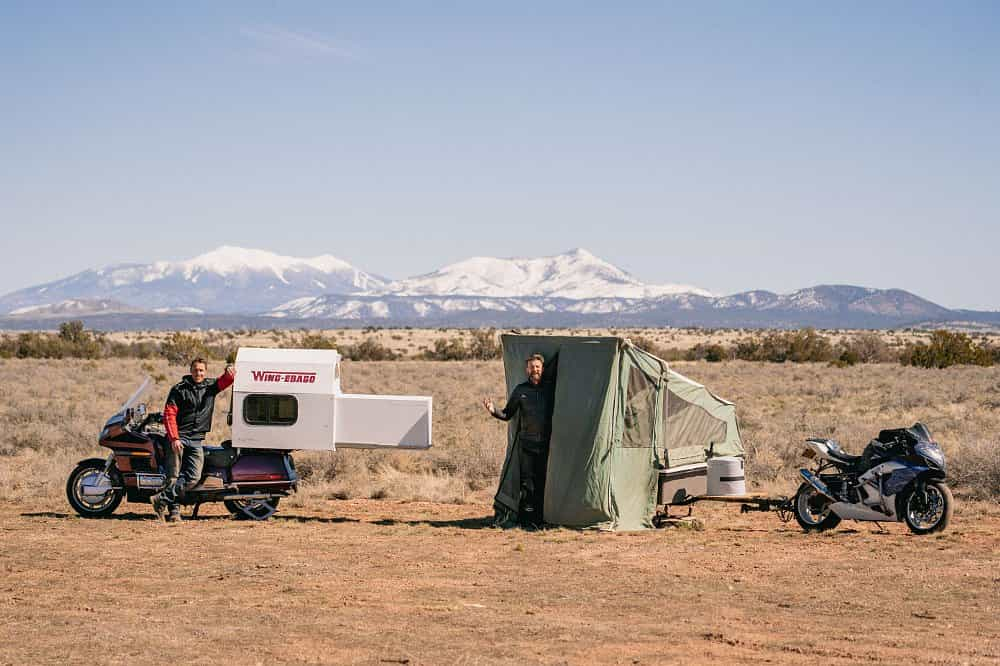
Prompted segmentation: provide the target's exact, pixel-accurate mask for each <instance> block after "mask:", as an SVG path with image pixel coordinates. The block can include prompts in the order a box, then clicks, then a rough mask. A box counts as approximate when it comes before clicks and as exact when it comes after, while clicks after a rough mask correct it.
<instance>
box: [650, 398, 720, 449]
mask: <svg viewBox="0 0 1000 666" xmlns="http://www.w3.org/2000/svg"><path fill="white" fill-rule="evenodd" d="M665 406H666V410H665V411H666V413H665V414H664V416H665V417H666V419H665V420H666V428H665V435H664V436H665V437H666V439H667V446H666V448H667V449H668V450H670V449H680V448H685V447H689V446H700V447H702V448H706V449H707V448H708V446H709V444H711V443H712V442H724V441H726V434H727V431H728V429H727V427H726V422H725V421H722V420H720V419H717V418H715V417H714V416H712V415H711V414H709V413H708V412H707V411H706V410H705V408H704V407H701V406H699V405H696V404H694V403H692V402H688V401H687V400H685V399H684V398H682V397H680V396H679V395H677V394H676V393H674V392H673V391H671V390H669V389H668V390H667V401H666V405H665Z"/></svg>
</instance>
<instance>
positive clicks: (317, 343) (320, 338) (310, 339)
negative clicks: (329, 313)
mask: <svg viewBox="0 0 1000 666" xmlns="http://www.w3.org/2000/svg"><path fill="white" fill-rule="evenodd" d="M295 346H296V347H298V348H299V349H336V348H337V341H336V340H334V339H333V338H328V337H326V336H325V335H323V334H322V333H303V335H302V337H301V338H299V339H298V341H296V343H295Z"/></svg>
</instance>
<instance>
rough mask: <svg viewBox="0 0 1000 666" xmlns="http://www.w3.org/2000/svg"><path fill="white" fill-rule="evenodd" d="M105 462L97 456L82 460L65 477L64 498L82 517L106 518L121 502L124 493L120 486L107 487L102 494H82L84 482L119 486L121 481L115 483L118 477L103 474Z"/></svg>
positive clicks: (93, 484)
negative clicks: (116, 487)
mask: <svg viewBox="0 0 1000 666" xmlns="http://www.w3.org/2000/svg"><path fill="white" fill-rule="evenodd" d="M106 464H107V463H106V461H104V460H100V459H98V458H91V459H90V460H84V461H83V462H81V463H80V464H79V465H77V466H76V469H74V470H73V473H72V474H70V475H69V478H68V479H66V499H68V500H69V505H70V506H71V507H73V510H74V511H76V512H77V513H78V514H80V516H82V517H84V518H106V517H108V516H110V515H111V514H112V513H114V512H115V509H117V508H118V505H119V504H121V503H122V498H123V497H124V495H125V493H124V491H123V490H121V489H120V488H118V489H114V488H109V489H108V490H107V492H105V493H104V494H103V495H84V494H83V486H84V484H86V485H92V486H95V485H100V484H101V483H102V482H103V483H107V484H108V485H110V486H115V485H118V486H121V483H116V481H118V479H116V478H115V476H114V475H111V476H108V475H105V473H104V467H105V465H106Z"/></svg>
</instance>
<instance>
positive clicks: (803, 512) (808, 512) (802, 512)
mask: <svg viewBox="0 0 1000 666" xmlns="http://www.w3.org/2000/svg"><path fill="white" fill-rule="evenodd" d="M830 504H831V502H830V499H829V498H828V497H824V496H823V495H822V494H821V493H820V492H819V491H818V490H816V489H815V488H813V487H812V484H809V483H803V484H802V485H801V486H799V489H798V491H796V493H795V522H797V523H798V524H799V527H801V528H802V529H804V530H805V531H806V532H822V531H824V530H830V529H833V528H834V527H836V526H837V525H839V524H840V516H838V515H837V514H835V513H834V512H833V511H831V510H830Z"/></svg>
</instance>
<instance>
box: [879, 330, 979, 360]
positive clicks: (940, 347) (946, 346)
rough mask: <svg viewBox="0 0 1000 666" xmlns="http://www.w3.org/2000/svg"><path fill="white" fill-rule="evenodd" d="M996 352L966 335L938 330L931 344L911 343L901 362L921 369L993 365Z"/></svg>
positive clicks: (933, 334)
mask: <svg viewBox="0 0 1000 666" xmlns="http://www.w3.org/2000/svg"><path fill="white" fill-rule="evenodd" d="M994 356H995V354H994V351H992V350H990V349H988V348H987V347H982V346H979V345H977V344H976V343H975V342H973V340H972V338H970V337H969V336H968V335H966V334H965V333H953V332H951V331H945V330H938V331H934V332H933V333H931V339H930V342H929V343H924V342H911V343H910V344H908V345H906V347H905V348H904V349H903V351H902V352H901V353H900V357H899V362H900V363H902V364H903V365H915V366H918V367H921V368H947V367H948V366H951V365H983V366H988V365H993V363H994Z"/></svg>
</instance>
